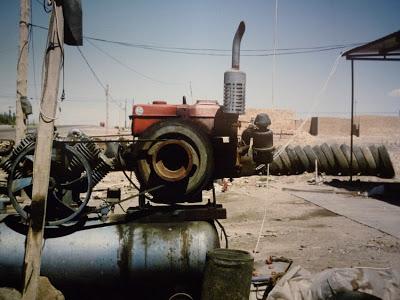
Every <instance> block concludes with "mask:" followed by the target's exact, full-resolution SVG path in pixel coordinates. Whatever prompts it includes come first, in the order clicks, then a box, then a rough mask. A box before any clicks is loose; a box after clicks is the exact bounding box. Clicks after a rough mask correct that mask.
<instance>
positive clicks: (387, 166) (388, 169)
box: [378, 145, 395, 178]
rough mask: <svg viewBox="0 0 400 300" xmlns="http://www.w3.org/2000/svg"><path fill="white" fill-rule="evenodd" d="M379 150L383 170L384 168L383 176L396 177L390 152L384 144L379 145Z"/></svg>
mask: <svg viewBox="0 0 400 300" xmlns="http://www.w3.org/2000/svg"><path fill="white" fill-rule="evenodd" d="M378 152H379V157H380V158H381V161H382V165H381V170H382V176H384V177H388V178H391V177H394V175H395V172H394V168H393V164H392V161H391V160H390V156H389V153H388V151H387V149H386V147H385V146H384V145H381V146H379V147H378Z"/></svg>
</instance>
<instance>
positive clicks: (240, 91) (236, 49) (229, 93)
mask: <svg viewBox="0 0 400 300" xmlns="http://www.w3.org/2000/svg"><path fill="white" fill-rule="evenodd" d="M245 28H246V26H245V24H244V22H243V21H242V22H240V24H239V27H238V29H237V30H236V34H235V37H234V38H233V44H232V69H230V70H228V71H226V72H225V73H224V105H223V107H222V110H223V112H224V113H227V114H239V115H242V114H244V113H245V94H246V93H245V92H246V73H244V72H242V71H240V70H239V63H240V42H241V41H242V37H243V34H244V31H245Z"/></svg>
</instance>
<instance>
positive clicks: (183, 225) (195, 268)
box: [0, 221, 219, 299]
mask: <svg viewBox="0 0 400 300" xmlns="http://www.w3.org/2000/svg"><path fill="white" fill-rule="evenodd" d="M14 225H15V224H14ZM14 225H13V223H12V222H10V221H6V222H3V223H1V224H0V242H1V247H0V283H1V286H13V287H19V283H20V280H21V278H22V274H21V272H22V266H23V259H24V249H25V248H24V245H25V235H24V234H23V233H24V232H18V231H20V230H19V229H18V226H16V227H15V228H14ZM99 225H100V223H99V222H96V223H94V224H90V223H88V224H85V226H84V227H83V228H81V230H79V231H76V232H73V233H70V232H68V231H70V230H72V229H70V228H68V227H65V228H64V229H61V230H60V229H57V230H56V231H54V232H53V231H52V230H51V229H50V230H47V231H46V239H45V243H44V247H43V256H42V267H41V275H43V276H47V277H48V278H49V279H50V281H51V282H52V284H53V285H54V286H55V287H57V288H58V289H60V290H61V291H62V292H63V293H65V294H66V295H68V296H70V298H76V297H78V298H79V297H81V296H82V295H85V293H86V292H88V293H89V294H90V295H91V296H93V293H95V292H98V293H99V295H97V297H99V296H100V297H99V298H102V296H105V295H107V294H109V293H110V292H113V291H114V292H115V291H116V290H115V289H116V288H118V289H135V293H136V294H138V293H143V291H142V290H143V289H146V290H147V291H145V293H147V294H149V293H150V294H149V297H150V298H151V297H154V295H155V294H154V292H155V291H158V292H160V291H161V289H162V287H163V285H165V286H168V288H172V289H173V288H174V287H180V288H181V289H183V290H187V287H189V286H190V285H193V286H198V285H199V283H200V285H201V280H202V276H203V270H204V266H205V260H206V253H207V251H209V250H212V249H214V248H218V247H219V240H218V234H217V232H216V229H215V227H214V225H212V224H211V223H209V222H206V221H187V222H177V223H135V222H127V223H120V224H112V225H110V224H107V225H104V224H103V225H100V226H99ZM63 234H65V235H64V236H62V235H63ZM154 285H156V286H157V287H158V288H157V289H155V290H154V291H152V290H151V286H154ZM176 291H179V289H178V290H174V291H171V294H172V293H173V292H176ZM77 293H78V294H77ZM117 294H120V293H119V292H118V293H117ZM114 296H115V295H114ZM144 298H145V297H144ZM144 298H143V299H144Z"/></svg>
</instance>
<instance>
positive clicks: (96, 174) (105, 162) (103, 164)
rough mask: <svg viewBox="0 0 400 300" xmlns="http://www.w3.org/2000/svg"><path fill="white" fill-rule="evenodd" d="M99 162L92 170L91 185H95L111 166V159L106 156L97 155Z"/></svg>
mask: <svg viewBox="0 0 400 300" xmlns="http://www.w3.org/2000/svg"><path fill="white" fill-rule="evenodd" d="M99 159H100V161H99V163H98V164H97V166H96V167H95V168H94V169H93V172H92V187H94V186H96V185H97V184H98V183H99V182H100V181H101V180H102V179H103V178H104V177H105V176H106V175H107V174H108V173H109V172H110V171H111V170H112V168H113V166H114V163H113V161H114V160H113V159H110V158H107V157H106V156H105V155H103V154H100V155H99Z"/></svg>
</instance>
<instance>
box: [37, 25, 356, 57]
mask: <svg viewBox="0 0 400 300" xmlns="http://www.w3.org/2000/svg"><path fill="white" fill-rule="evenodd" d="M30 25H31V26H34V27H37V28H40V29H43V30H47V27H45V26H41V25H36V24H30ZM84 38H85V39H86V40H92V41H98V42H103V43H109V44H114V45H120V46H125V47H133V48H139V49H144V50H151V51H159V52H167V53H177V54H187V55H206V56H231V54H230V53H226V54H225V53H213V52H231V51H232V50H231V49H216V48H188V47H169V46H156V45H152V44H137V43H131V42H123V41H116V40H109V39H104V38H97V37H93V36H87V35H84ZM362 44H364V43H360V42H357V43H346V44H331V45H324V46H312V47H293V48H276V49H275V51H279V52H276V53H275V55H295V54H307V53H316V52H324V51H333V50H338V49H344V48H347V47H353V46H359V45H362ZM273 50H274V49H273V48H272V49H243V50H241V51H242V52H261V53H257V54H242V55H241V56H250V57H251V56H253V57H260V56H261V57H262V56H272V55H274V54H273V53H272V51H273ZM199 51H200V52H199ZM205 51H208V52H205Z"/></svg>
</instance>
